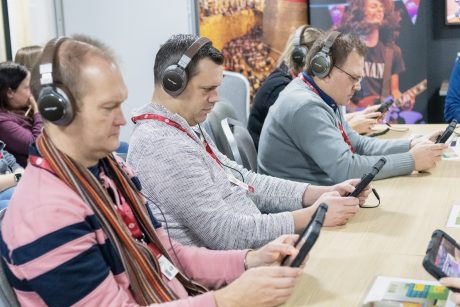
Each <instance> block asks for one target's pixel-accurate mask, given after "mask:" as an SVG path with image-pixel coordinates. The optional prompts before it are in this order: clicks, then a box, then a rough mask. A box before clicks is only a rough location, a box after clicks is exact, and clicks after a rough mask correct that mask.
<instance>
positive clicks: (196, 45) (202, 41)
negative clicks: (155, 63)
mask: <svg viewBox="0 0 460 307" xmlns="http://www.w3.org/2000/svg"><path fill="white" fill-rule="evenodd" d="M210 42H211V41H210V40H209V39H208V38H206V37H200V38H199V39H197V40H196V41H194V42H193V44H192V45H191V46H190V47H188V48H187V50H186V51H185V53H184V54H183V55H182V57H181V58H180V60H179V62H178V63H177V66H179V67H181V68H183V69H186V68H187V66H188V64H189V63H190V61H191V60H192V59H193V57H194V56H195V55H196V54H197V53H198V51H199V50H200V49H201V48H203V46H204V45H206V44H208V43H210Z"/></svg>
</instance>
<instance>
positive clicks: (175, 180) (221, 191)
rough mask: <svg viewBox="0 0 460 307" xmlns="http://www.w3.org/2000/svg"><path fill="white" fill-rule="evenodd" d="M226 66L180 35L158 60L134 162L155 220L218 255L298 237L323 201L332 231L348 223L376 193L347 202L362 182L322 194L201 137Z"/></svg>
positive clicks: (138, 118) (206, 46)
mask: <svg viewBox="0 0 460 307" xmlns="http://www.w3.org/2000/svg"><path fill="white" fill-rule="evenodd" d="M190 59H191V61H190V62H188V61H189V60H190ZM178 63H179V64H178ZM222 63H223V56H222V54H221V53H220V52H219V51H218V50H217V49H215V48H214V47H212V44H211V42H209V41H207V40H206V39H197V37H195V36H193V35H174V36H172V37H171V38H170V39H169V40H168V41H167V42H166V43H165V44H164V45H162V47H161V48H160V50H159V51H158V53H157V55H156V58H155V67H154V76H155V89H154V94H153V98H152V102H151V103H149V104H147V105H145V106H144V107H142V108H141V109H140V110H137V111H136V112H135V114H134V117H133V121H134V122H135V123H136V127H135V129H134V132H133V135H132V137H131V140H130V147H129V151H128V157H127V162H128V163H129V164H130V165H131V167H132V168H133V169H134V170H135V171H136V173H137V175H138V177H139V179H140V180H141V183H142V186H143V192H144V193H145V195H146V196H147V197H148V198H149V202H150V207H151V208H152V210H153V211H154V212H155V216H158V217H160V220H161V222H164V221H165V220H166V221H167V224H166V223H165V226H166V227H167V228H168V230H169V232H170V235H171V236H172V237H173V238H174V239H175V240H178V241H179V242H181V243H183V244H193V245H198V246H206V247H208V248H211V249H235V248H255V247H259V246H261V245H263V244H264V243H266V242H268V241H270V240H272V239H273V238H276V237H278V236H279V235H281V234H288V233H295V232H296V233H298V232H300V231H301V230H302V229H303V228H304V227H305V226H306V224H307V223H308V222H309V220H310V218H311V216H312V214H313V213H314V211H315V209H316V208H317V207H318V205H319V204H320V203H323V202H324V203H326V204H328V206H329V210H328V213H327V215H326V220H325V225H326V226H337V225H343V224H345V223H346V222H347V221H348V220H349V219H350V218H351V217H352V216H353V215H354V214H355V213H356V212H357V210H358V203H359V202H361V203H363V202H364V201H365V198H366V197H367V195H368V194H369V189H367V190H366V191H365V192H363V193H362V195H360V198H359V199H358V198H353V197H342V196H344V195H345V194H346V193H347V192H350V191H353V190H354V186H355V185H356V184H357V182H358V181H359V180H349V181H347V182H344V183H341V184H338V185H335V186H330V187H318V186H313V185H309V184H305V183H296V182H291V181H287V180H282V179H278V178H273V177H269V176H263V175H259V174H255V173H252V172H250V171H248V170H246V169H244V168H243V167H242V166H240V165H238V164H236V163H234V162H233V161H230V160H229V159H228V158H227V157H225V156H224V155H223V154H221V153H220V152H219V151H218V150H217V148H216V147H215V146H214V144H213V143H212V141H211V139H210V137H209V136H208V135H207V134H206V133H205V132H203V131H201V128H200V127H199V124H200V123H202V122H203V121H204V120H205V119H206V116H207V114H208V113H209V112H210V111H211V110H212V108H213V106H214V104H215V103H216V102H217V101H218V95H217V87H218V86H219V85H220V84H221V82H222V78H223V67H222ZM174 65H177V66H174ZM181 70H182V72H183V73H184V76H185V78H187V77H188V82H187V80H185V79H184V76H179V75H180V74H181ZM160 209H161V210H160ZM162 216H163V217H162Z"/></svg>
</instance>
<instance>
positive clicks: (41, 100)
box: [37, 36, 76, 126]
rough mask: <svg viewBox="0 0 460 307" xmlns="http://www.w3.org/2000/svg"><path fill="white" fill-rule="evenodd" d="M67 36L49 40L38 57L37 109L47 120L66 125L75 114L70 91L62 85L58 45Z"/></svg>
mask: <svg viewBox="0 0 460 307" xmlns="http://www.w3.org/2000/svg"><path fill="white" fill-rule="evenodd" d="M68 39H69V38H67V37H65V36H60V37H57V38H55V39H52V40H51V41H49V42H48V43H47V44H46V46H45V49H44V50H43V53H42V55H41V57H40V66H39V70H40V85H41V90H40V95H39V96H38V99H37V104H38V110H39V112H40V114H41V116H42V117H43V118H44V119H46V120H47V121H49V122H51V123H53V124H55V125H59V126H66V125H68V124H70V123H71V122H72V120H73V118H74V116H75V108H76V107H75V103H74V99H73V96H72V93H71V92H70V91H69V90H68V88H67V87H66V86H65V85H64V83H63V82H62V78H61V72H60V69H59V54H58V51H59V47H60V46H61V45H62V43H64V42H65V41H66V40H68Z"/></svg>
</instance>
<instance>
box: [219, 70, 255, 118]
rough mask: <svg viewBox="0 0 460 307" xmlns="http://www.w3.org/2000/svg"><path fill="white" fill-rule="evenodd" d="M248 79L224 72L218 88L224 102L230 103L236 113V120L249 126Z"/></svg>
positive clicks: (238, 74) (240, 75)
mask: <svg viewBox="0 0 460 307" xmlns="http://www.w3.org/2000/svg"><path fill="white" fill-rule="evenodd" d="M249 90H250V85H249V81H248V79H246V77H245V76H243V75H242V74H240V73H236V72H231V71H224V79H223V80H222V84H221V85H220V86H219V87H218V88H217V91H218V92H219V96H220V97H221V99H222V100H226V101H230V102H231V104H232V105H233V108H234V109H235V112H236V119H237V120H239V121H240V122H242V123H243V124H244V125H247V123H248V118H249V103H250V102H249Z"/></svg>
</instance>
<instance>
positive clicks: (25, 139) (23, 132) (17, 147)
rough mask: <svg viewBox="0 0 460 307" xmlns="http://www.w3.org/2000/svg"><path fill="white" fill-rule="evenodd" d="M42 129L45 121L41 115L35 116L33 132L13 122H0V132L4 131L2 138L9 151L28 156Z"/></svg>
mask: <svg viewBox="0 0 460 307" xmlns="http://www.w3.org/2000/svg"><path fill="white" fill-rule="evenodd" d="M42 127H43V121H42V118H41V116H40V114H39V113H36V114H34V124H33V126H32V130H29V129H27V128H24V127H22V126H21V125H19V124H18V123H16V122H15V121H13V120H4V121H2V122H0V130H2V131H4V133H2V138H3V141H4V142H5V143H6V145H7V149H8V150H9V151H12V152H15V153H16V152H17V153H21V154H23V155H26V156H27V155H28V152H29V145H30V144H32V143H33V142H35V140H36V139H37V137H38V136H39V135H40V133H41V131H42ZM6 132H7V133H6ZM11 149H14V150H11Z"/></svg>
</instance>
